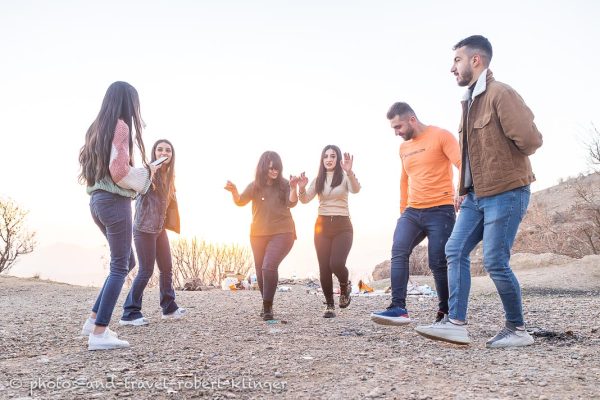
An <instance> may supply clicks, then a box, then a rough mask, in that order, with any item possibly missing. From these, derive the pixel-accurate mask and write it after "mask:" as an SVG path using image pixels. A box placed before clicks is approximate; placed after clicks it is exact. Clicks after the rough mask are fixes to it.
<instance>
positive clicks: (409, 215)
mask: <svg viewBox="0 0 600 400" xmlns="http://www.w3.org/2000/svg"><path fill="white" fill-rule="evenodd" d="M455 218H456V214H455V212H454V206H452V205H443V206H438V207H430V208H422V209H417V208H410V207H409V208H406V209H405V210H404V212H403V213H402V215H401V216H400V218H399V219H398V223H397V224H396V230H395V231H394V244H393V245H392V260H391V261H392V262H391V283H392V304H393V305H394V306H398V307H402V308H406V287H407V285H408V275H409V274H408V260H409V257H410V255H411V253H412V251H413V249H414V248H415V246H416V245H418V244H419V243H421V242H422V241H423V239H425V238H426V237H427V242H428V244H427V252H428V257H429V268H430V269H431V272H432V273H433V278H434V281H435V288H436V290H437V293H438V299H439V310H440V311H442V312H443V313H445V314H447V313H448V270H447V263H446V254H445V253H444V247H445V246H446V241H447V240H448V238H449V237H450V233H451V232H452V228H453V227H454V220H455Z"/></svg>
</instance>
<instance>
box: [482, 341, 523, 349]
mask: <svg viewBox="0 0 600 400" xmlns="http://www.w3.org/2000/svg"><path fill="white" fill-rule="evenodd" d="M495 343H496V342H494V343H490V344H488V343H486V344H485V347H486V348H488V349H506V348H508V347H525V346H531V345H532V344H533V343H535V341H531V342H527V343H518V344H506V345H503V344H500V345H495V346H494V344H495Z"/></svg>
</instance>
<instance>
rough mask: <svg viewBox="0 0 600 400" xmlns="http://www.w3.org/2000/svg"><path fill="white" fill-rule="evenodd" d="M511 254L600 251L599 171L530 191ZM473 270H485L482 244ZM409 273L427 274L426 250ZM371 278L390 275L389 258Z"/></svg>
mask: <svg viewBox="0 0 600 400" xmlns="http://www.w3.org/2000/svg"><path fill="white" fill-rule="evenodd" d="M514 253H531V254H545V253H553V254H558V255H564V256H568V257H573V258H582V257H584V256H586V255H590V254H600V173H592V174H589V175H580V176H578V177H576V178H570V179H567V180H564V181H561V182H560V183H559V184H557V185H555V186H552V187H549V188H547V189H544V190H539V191H537V192H534V193H532V195H531V200H530V202H529V208H528V211H527V215H526V216H525V218H524V219H523V222H522V223H521V225H520V227H519V233H518V234H517V238H516V240H515V244H514V246H513V254H514ZM471 263H472V268H471V269H472V273H473V275H480V274H483V273H485V272H484V271H483V265H482V251H481V245H479V246H478V247H476V248H475V250H474V251H473V253H472V254H471ZM410 264H411V265H410V273H411V274H420V273H423V274H428V273H429V271H428V270H429V268H428V266H427V251H426V248H425V246H417V248H415V251H413V255H412V256H411V262H410ZM372 276H373V279H374V280H380V279H386V278H389V277H390V261H389V260H384V261H383V262H381V263H380V264H378V265H376V266H375V268H374V269H373V273H372Z"/></svg>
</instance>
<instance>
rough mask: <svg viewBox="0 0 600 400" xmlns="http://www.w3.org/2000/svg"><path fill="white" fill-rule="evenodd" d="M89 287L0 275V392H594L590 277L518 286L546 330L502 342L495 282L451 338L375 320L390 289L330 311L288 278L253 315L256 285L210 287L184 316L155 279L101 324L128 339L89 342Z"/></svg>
mask: <svg viewBox="0 0 600 400" xmlns="http://www.w3.org/2000/svg"><path fill="white" fill-rule="evenodd" d="M485 280H489V279H488V278H487V277H478V278H475V279H474V287H477V285H478V282H479V281H481V282H484V281H485ZM481 287H484V288H486V287H488V286H487V284H483V285H481ZM596 287H599V286H598V285H596ZM97 292H98V289H96V288H85V287H79V286H71V285H66V284H59V283H54V282H44V281H39V280H34V279H19V278H13V277H6V276H2V277H0V398H3V399H4V398H27V397H33V398H44V399H63V398H65V399H67V398H71V399H74V398H121V397H125V398H132V399H144V398H149V397H155V398H161V399H162V398H164V399H184V398H200V397H205V398H257V399H258V398H294V399H296V398H305V399H308V398H331V399H363V398H398V399H423V400H424V399H513V398H518V399H600V394H599V389H600V328H599V327H598V326H599V325H600V288H599V289H597V290H594V289H593V286H592V289H589V288H588V289H581V290H580V289H577V288H570V290H566V289H565V290H562V291H561V290H560V289H556V288H552V287H549V288H544V287H540V286H535V285H530V286H525V285H524V296H525V305H524V306H525V310H526V319H527V320H528V322H529V326H531V327H538V328H539V329H540V334H541V335H544V336H540V337H536V343H535V344H534V345H533V346H530V347H527V348H522V349H512V350H487V349H485V341H486V340H487V339H488V338H489V337H491V336H493V335H494V334H495V333H496V331H497V330H498V329H499V328H500V325H501V323H502V314H501V305H500V301H499V299H498V297H497V295H496V294H495V292H494V291H490V290H486V289H483V290H475V294H474V295H473V296H472V299H471V303H470V316H471V320H470V328H469V329H470V333H471V339H472V341H473V344H472V345H471V346H468V347H460V346H455V345H450V344H440V343H439V342H432V341H428V340H426V339H424V338H422V337H420V336H418V335H417V334H416V333H415V332H414V330H413V327H414V324H413V325H409V326H406V327H384V326H379V325H376V324H374V323H372V322H371V321H370V320H369V313H370V312H371V311H372V310H375V309H380V308H383V307H385V306H386V305H387V304H388V303H389V295H385V296H378V297H354V298H353V300H352V304H351V305H350V307H349V308H348V309H346V310H339V309H338V310H337V312H338V316H337V318H334V319H330V320H327V319H324V318H322V317H321V309H322V299H321V298H320V297H318V296H316V295H311V294H307V293H306V289H305V288H304V287H303V286H292V290H291V291H289V292H279V293H277V295H276V299H275V301H276V304H275V313H276V317H278V318H279V319H280V321H279V322H278V323H275V324H268V323H265V322H263V321H262V320H260V319H259V317H258V311H259V309H260V305H259V304H260V302H259V294H258V292H254V291H238V292H228V291H221V290H211V291H205V292H178V293H177V295H178V303H179V304H180V305H181V306H183V307H186V308H188V310H189V315H188V317H187V318H186V319H185V320H180V321H168V322H163V321H161V319H160V309H159V307H158V293H157V290H156V289H152V290H149V291H148V292H147V293H146V296H145V311H146V314H145V315H146V316H147V317H148V318H149V319H150V321H151V324H150V325H148V326H145V327H120V326H118V324H117V321H118V318H119V316H120V314H119V312H120V306H121V304H122V301H123V296H122V297H121V299H120V301H119V303H118V305H117V309H116V313H115V314H114V316H113V321H112V323H111V327H112V329H113V330H116V331H117V332H118V333H119V335H120V337H122V338H124V339H126V340H129V342H130V343H131V344H132V347H131V348H129V349H126V350H112V351H97V352H89V351H87V340H86V338H83V337H80V336H79V331H80V329H81V324H82V323H83V321H84V318H85V316H86V315H87V312H88V310H89V308H90V307H91V305H92V301H93V300H94V296H95V295H96V294H97ZM435 309H436V299H435V298H432V297H423V296H415V297H411V298H410V299H409V310H410V312H411V317H412V318H413V319H414V320H416V322H417V323H429V322H430V320H431V319H432V318H433V316H434V312H433V311H434V310H435Z"/></svg>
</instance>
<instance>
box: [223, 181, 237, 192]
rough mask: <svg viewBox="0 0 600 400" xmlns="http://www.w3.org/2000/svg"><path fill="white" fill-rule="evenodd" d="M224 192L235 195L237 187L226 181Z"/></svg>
mask: <svg viewBox="0 0 600 400" xmlns="http://www.w3.org/2000/svg"><path fill="white" fill-rule="evenodd" d="M225 190H227V191H228V192H231V193H237V187H236V186H235V184H234V183H233V182H231V181H227V183H226V184H225Z"/></svg>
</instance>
